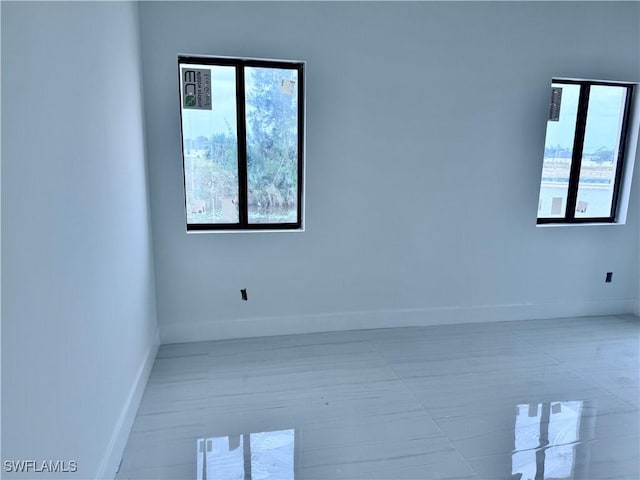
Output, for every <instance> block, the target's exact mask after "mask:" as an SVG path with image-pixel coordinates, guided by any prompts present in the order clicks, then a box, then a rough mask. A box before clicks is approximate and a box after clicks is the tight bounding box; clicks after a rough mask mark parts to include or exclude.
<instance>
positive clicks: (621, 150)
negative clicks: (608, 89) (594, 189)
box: [610, 86, 633, 221]
mask: <svg viewBox="0 0 640 480" xmlns="http://www.w3.org/2000/svg"><path fill="white" fill-rule="evenodd" d="M632 92H633V87H632V86H628V87H627V94H626V96H625V108H624V114H623V118H622V130H621V132H620V143H618V155H617V158H616V159H615V160H616V162H617V163H616V174H615V177H614V182H615V183H614V188H613V195H612V199H611V214H610V217H611V221H614V220H615V218H616V211H617V209H618V195H619V193H620V183H621V182H622V168H623V164H624V154H625V146H626V143H627V132H628V130H629V115H630V112H631V95H632Z"/></svg>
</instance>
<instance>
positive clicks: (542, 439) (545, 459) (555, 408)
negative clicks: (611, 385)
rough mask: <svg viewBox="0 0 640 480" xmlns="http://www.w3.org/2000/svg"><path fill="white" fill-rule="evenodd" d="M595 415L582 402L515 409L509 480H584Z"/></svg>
mask: <svg viewBox="0 0 640 480" xmlns="http://www.w3.org/2000/svg"><path fill="white" fill-rule="evenodd" d="M595 413H596V408H595V406H593V405H591V404H590V403H589V402H583V401H567V402H551V403H539V404H526V405H518V406H517V412H516V426H515V450H514V452H513V456H512V467H511V468H512V472H511V474H512V478H513V479H514V480H542V479H557V480H560V479H573V478H576V477H582V478H588V477H587V471H588V466H589V457H590V448H591V442H593V440H594V434H595V432H594V426H595V419H596V415H595Z"/></svg>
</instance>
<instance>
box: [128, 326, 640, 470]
mask: <svg viewBox="0 0 640 480" xmlns="http://www.w3.org/2000/svg"><path fill="white" fill-rule="evenodd" d="M639 334H640V322H639V319H638V317H634V316H631V315H627V316H608V317H586V318H570V319H556V320H538V321H519V322H496V323H482V324H465V325H449V326H435V327H425V328H398V329H383V330H366V331H353V332H338V333H322V334H309V335H297V336H281V337H267V338H256V339H244V340H229V341H220V342H201V343H191V344H174V345H164V346H162V347H161V348H160V351H159V353H158V356H157V358H156V361H155V364H154V367H153V371H152V373H151V377H150V379H149V383H148V385H147V388H146V391H145V394H144V397H143V399H142V403H141V405H140V409H139V411H138V415H137V417H136V419H135V423H134V426H133V430H132V432H131V435H130V437H129V441H128V444H127V447H126V449H125V453H124V457H123V462H122V465H121V468H120V472H119V474H118V476H117V478H118V479H165V478H176V479H185V480H186V479H189V480H194V479H197V480H201V479H225V480H226V479H230V478H240V479H248V478H252V479H254V480H257V479H275V480H285V479H287V478H296V479H297V480H302V479H323V480H329V479H394V480H401V479H445V478H446V479H491V480H498V479H508V480H518V479H519V480H527V479H531V480H534V479H536V480H537V479H551V478H554V479H604V478H607V479H613V478H616V479H624V480H634V479H635V480H637V479H639V478H640V445H639V428H640V427H639V422H640V419H639V404H640V401H639V396H640V383H639V371H640V366H639V353H638V352H639V344H640V336H639Z"/></svg>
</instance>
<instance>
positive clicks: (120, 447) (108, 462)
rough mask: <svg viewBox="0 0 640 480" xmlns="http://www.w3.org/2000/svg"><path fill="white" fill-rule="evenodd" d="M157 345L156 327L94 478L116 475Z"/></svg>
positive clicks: (158, 337)
mask: <svg viewBox="0 0 640 480" xmlns="http://www.w3.org/2000/svg"><path fill="white" fill-rule="evenodd" d="M159 347H160V330H159V329H156V332H155V334H154V335H153V338H152V341H151V345H149V348H148V349H147V353H146V355H145V357H144V359H143V360H142V363H141V364H140V367H139V368H138V373H137V374H136V378H135V380H134V382H133V385H131V389H130V390H129V395H127V399H126V401H125V403H124V405H123V407H122V410H121V411H120V416H119V418H118V421H117V422H116V425H115V428H114V429H113V434H112V435H111V440H110V441H109V445H108V446H107V448H106V450H105V454H104V456H103V457H102V462H100V467H99V468H98V473H97V474H96V476H95V478H100V479H102V478H108V479H113V478H115V476H116V473H117V471H118V467H119V465H120V459H121V458H122V453H123V452H124V448H125V446H126V444H127V440H128V438H129V433H130V432H131V427H133V421H134V419H135V417H136V413H137V412H138V407H139V406H140V401H141V400H142V394H143V393H144V389H145V387H146V386H147V380H148V379H149V375H150V374H151V368H152V367H153V362H154V361H155V358H156V355H157V353H158V348H159Z"/></svg>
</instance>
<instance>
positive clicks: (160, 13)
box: [140, 2, 640, 342]
mask: <svg viewBox="0 0 640 480" xmlns="http://www.w3.org/2000/svg"><path fill="white" fill-rule="evenodd" d="M140 9H141V10H140V11H141V34H142V44H143V71H144V91H145V105H146V125H147V133H148V140H149V141H148V149H149V150H148V153H149V165H150V172H149V173H150V189H151V199H152V202H151V203H152V219H153V222H152V223H153V231H154V240H155V255H156V264H155V265H156V272H157V288H158V312H159V322H160V327H161V340H162V341H163V342H174V341H184V340H197V339H202V338H224V337H238V336H253V335H269V334H280V333H292V332H307V331H314V330H327V329H343V328H360V327H361V328H367V327H375V326H393V325H405V324H430V323H446V322H456V321H479V320H490V319H514V318H538V317H555V316H563V315H581V314H600V313H622V312H631V311H632V310H633V309H634V306H635V305H636V304H637V298H638V273H639V272H638V232H639V228H638V187H639V185H638V178H637V174H636V180H635V185H634V187H633V191H632V200H631V205H630V207H629V215H628V222H627V224H626V225H624V226H589V227H570V228H537V227H536V226H535V221H536V219H535V217H536V209H537V204H538V188H539V179H540V171H541V165H542V151H543V145H544V134H545V127H546V114H547V108H548V101H549V85H550V81H551V78H552V77H553V76H560V77H581V78H596V79H613V80H627V81H638V80H640V75H639V72H640V55H639V47H638V46H639V45H640V34H639V28H640V27H639V24H638V16H639V5H638V3H636V2H633V3H631V2H628V3H609V2H607V3H592V2H586V3H578V2H568V3H555V2H530V3H524V2H515V3H505V2H497V3H491V4H489V3H481V2H477V3H476V2H472V3H456V2H448V3H431V2H418V3H406V4H399V3H396V2H393V3H378V2H375V3H355V4H343V3H330V2H319V3H309V2H295V3H291V2H285V3H281V4H278V3H263V2H258V3H254V4H248V3H245V2H237V3H234V4H224V3H218V2H212V3H201V2H197V3H192V4H189V3H184V2H179V4H178V3H166V2H158V3H147V2H144V3H142V4H141V7H140ZM178 53H190V54H209V55H230V56H250V57H266V58H283V59H298V60H306V61H307V62H308V63H307V174H306V179H307V192H306V232H304V233H235V234H221V233H212V234H190V235H187V234H186V233H185V228H184V213H183V191H182V173H181V159H180V136H179V132H180V130H179V117H178V97H177V95H178V94H177V92H178V87H177V73H176V56H177V54H178ZM637 170H638V169H636V172H637ZM607 271H613V272H614V282H613V283H612V284H605V283H604V277H605V272H607ZM241 288H247V289H248V296H249V301H248V302H243V301H242V300H241V299H240V292H239V290H240V289H241ZM363 312H364V313H363Z"/></svg>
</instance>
